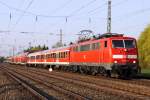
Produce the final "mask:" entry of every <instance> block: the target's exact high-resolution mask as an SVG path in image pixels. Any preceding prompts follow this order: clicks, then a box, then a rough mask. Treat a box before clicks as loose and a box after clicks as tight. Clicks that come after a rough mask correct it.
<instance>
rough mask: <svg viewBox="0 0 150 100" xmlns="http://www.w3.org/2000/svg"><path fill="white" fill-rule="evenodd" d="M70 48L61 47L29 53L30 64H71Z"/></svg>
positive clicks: (52, 65)
mask: <svg viewBox="0 0 150 100" xmlns="http://www.w3.org/2000/svg"><path fill="white" fill-rule="evenodd" d="M69 62H70V48H69V47H68V48H59V49H53V50H46V51H40V52H36V53H31V54H29V55H28V62H27V63H28V65H35V66H37V65H45V66H49V67H50V66H51V67H54V66H55V65H59V66H60V65H65V66H66V65H67V66H68V65H69ZM59 66H58V67H59Z"/></svg>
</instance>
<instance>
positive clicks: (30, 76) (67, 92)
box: [5, 67, 90, 100]
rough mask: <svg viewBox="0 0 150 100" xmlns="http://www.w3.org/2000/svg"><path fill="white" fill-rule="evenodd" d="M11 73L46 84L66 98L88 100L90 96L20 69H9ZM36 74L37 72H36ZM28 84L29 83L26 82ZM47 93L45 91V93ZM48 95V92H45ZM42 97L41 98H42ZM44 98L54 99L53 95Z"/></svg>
mask: <svg viewBox="0 0 150 100" xmlns="http://www.w3.org/2000/svg"><path fill="white" fill-rule="evenodd" d="M5 70H9V72H10V69H8V68H6V67H5ZM11 72H12V73H15V74H16V76H21V79H24V78H27V79H28V81H29V80H30V81H31V80H32V81H35V82H38V84H42V85H44V86H46V87H47V88H49V89H54V90H55V91H57V92H60V93H61V94H64V95H66V96H67V97H68V98H72V99H75V100H89V99H90V98H88V97H85V96H82V95H80V94H78V93H75V92H73V91H70V90H67V89H64V88H63V87H60V86H57V85H55V84H54V83H50V82H46V81H45V82H43V78H39V77H36V78H35V76H33V74H29V73H23V72H22V73H20V72H21V71H19V72H18V71H15V70H11ZM36 75H37V74H36ZM25 80H26V79H25ZM28 84H29V83H28ZM30 85H31V84H30ZM45 94H47V93H45ZM47 95H48V94H47ZM42 99H43V98H42ZM45 99H48V100H52V99H55V98H53V97H50V98H49V96H48V98H44V100H45Z"/></svg>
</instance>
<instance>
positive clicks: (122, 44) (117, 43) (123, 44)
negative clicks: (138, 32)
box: [112, 40, 135, 48]
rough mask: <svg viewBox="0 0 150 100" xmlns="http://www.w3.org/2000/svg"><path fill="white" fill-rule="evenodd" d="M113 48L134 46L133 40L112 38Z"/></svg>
mask: <svg viewBox="0 0 150 100" xmlns="http://www.w3.org/2000/svg"><path fill="white" fill-rule="evenodd" d="M112 47H113V48H135V41H134V40H112Z"/></svg>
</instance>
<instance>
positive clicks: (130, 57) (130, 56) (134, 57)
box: [127, 55, 137, 59]
mask: <svg viewBox="0 0 150 100" xmlns="http://www.w3.org/2000/svg"><path fill="white" fill-rule="evenodd" d="M127 58H129V59H137V55H127Z"/></svg>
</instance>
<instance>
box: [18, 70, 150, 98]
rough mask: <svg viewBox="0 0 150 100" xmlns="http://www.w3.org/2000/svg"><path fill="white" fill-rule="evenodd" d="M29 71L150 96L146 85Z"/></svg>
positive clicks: (79, 83)
mask: <svg viewBox="0 0 150 100" xmlns="http://www.w3.org/2000/svg"><path fill="white" fill-rule="evenodd" d="M18 70H22V68H18ZM29 72H30V73H35V74H40V75H42V76H45V77H48V78H50V79H58V80H62V81H65V82H69V83H72V84H78V85H82V86H83V87H86V88H87V87H88V88H91V89H94V90H97V91H100V90H104V91H106V90H108V91H111V92H113V93H114V94H122V95H123V94H126V95H128V96H131V97H137V98H139V99H144V98H150V94H149V93H150V90H149V88H148V87H146V86H140V85H137V84H131V83H123V82H120V81H119V82H117V81H114V80H110V79H109V80H106V79H96V78H89V77H86V79H85V77H83V76H79V75H78V76H77V77H73V76H72V74H70V75H68V73H63V75H61V73H60V72H56V73H49V72H47V71H40V70H38V69H35V70H29ZM79 77H80V78H79ZM93 79H94V80H93ZM92 80H93V81H92ZM96 81H97V82H96ZM108 83H109V84H108ZM110 83H112V84H110Z"/></svg>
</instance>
